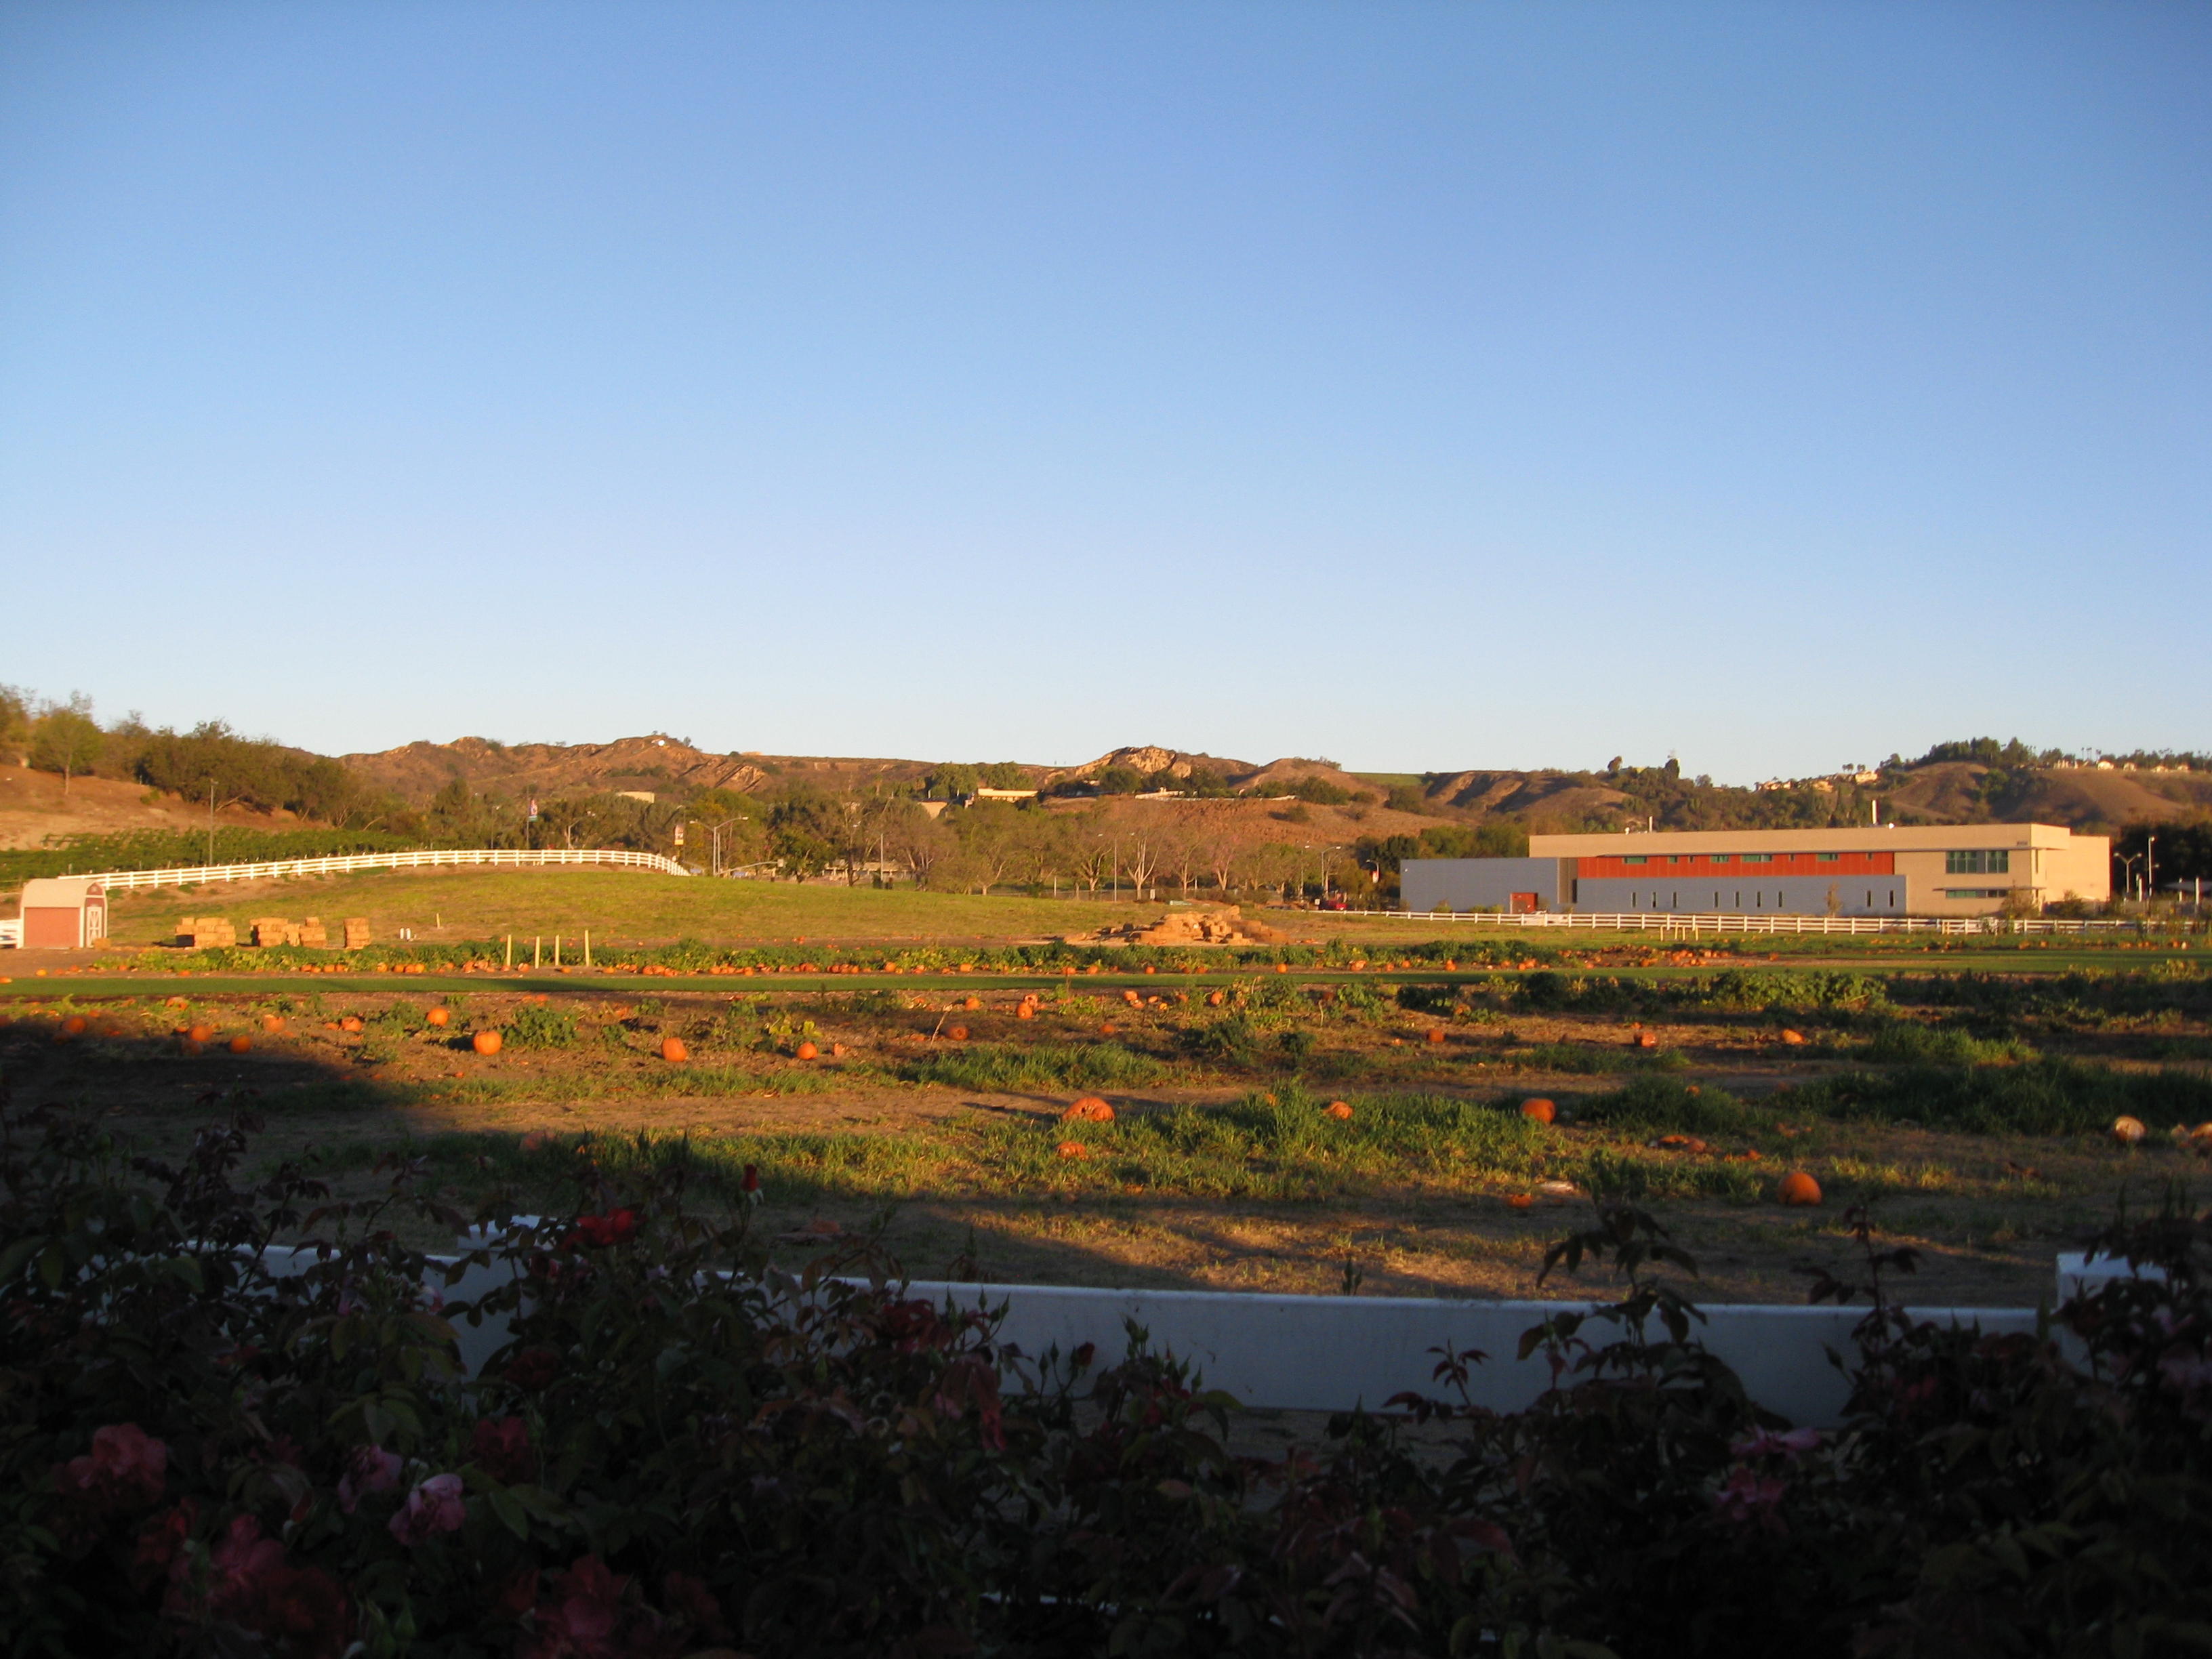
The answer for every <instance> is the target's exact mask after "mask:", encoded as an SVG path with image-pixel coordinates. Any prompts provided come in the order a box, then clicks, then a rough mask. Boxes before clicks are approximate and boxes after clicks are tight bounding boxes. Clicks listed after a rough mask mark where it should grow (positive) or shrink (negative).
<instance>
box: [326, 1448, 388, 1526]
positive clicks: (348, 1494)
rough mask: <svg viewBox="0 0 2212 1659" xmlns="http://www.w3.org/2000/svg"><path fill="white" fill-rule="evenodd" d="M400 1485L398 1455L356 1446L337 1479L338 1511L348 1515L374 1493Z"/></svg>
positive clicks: (383, 1450) (381, 1449)
mask: <svg viewBox="0 0 2212 1659" xmlns="http://www.w3.org/2000/svg"><path fill="white" fill-rule="evenodd" d="M398 1484H399V1454H398V1452H389V1451H386V1450H385V1449H384V1448H383V1447H381V1446H356V1447H355V1448H354V1451H353V1455H352V1456H350V1457H349V1458H347V1459H346V1469H345V1473H344V1474H342V1475H340V1476H339V1477H338V1507H339V1508H340V1509H342V1510H344V1511H345V1512H346V1513H347V1514H348V1515H351V1514H352V1513H353V1512H354V1510H355V1508H356V1506H357V1505H358V1504H360V1502H361V1500H362V1498H363V1497H365V1496H366V1495H367V1494H368V1493H369V1492H390V1491H391V1490H392V1488H393V1487H394V1486H398Z"/></svg>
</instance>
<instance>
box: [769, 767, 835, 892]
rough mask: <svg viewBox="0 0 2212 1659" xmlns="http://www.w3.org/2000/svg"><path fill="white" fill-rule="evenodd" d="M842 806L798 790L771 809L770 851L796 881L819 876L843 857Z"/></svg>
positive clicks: (806, 791) (824, 796) (820, 796)
mask: <svg viewBox="0 0 2212 1659" xmlns="http://www.w3.org/2000/svg"><path fill="white" fill-rule="evenodd" d="M845 816H846V815H845V813H844V811H842V803H840V802H836V801H833V800H831V799H829V797H828V796H826V795H823V794H822V793H818V792H817V791H815V790H811V789H805V788H795V789H793V790H792V791H791V792H790V793H788V794H786V795H785V796H783V797H782V798H781V799H779V800H777V801H776V802H775V804H774V805H771V806H770V807H769V814H768V842H769V853H770V854H772V855H773V856H774V857H775V860H776V862H777V864H778V865H779V866H781V872H782V873H783V874H785V875H787V876H789V877H790V878H792V879H793V881H804V880H805V878H807V877H809V876H816V875H819V874H821V873H822V872H823V871H824V870H827V869H828V868H829V866H831V865H833V864H836V862H837V861H838V860H839V859H840V858H841V857H842V856H843V849H844V846H845V843H846V841H847V829H846V823H845Z"/></svg>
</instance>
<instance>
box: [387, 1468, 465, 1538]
mask: <svg viewBox="0 0 2212 1659" xmlns="http://www.w3.org/2000/svg"><path fill="white" fill-rule="evenodd" d="M466 1519H468V1508H467V1505H466V1504H464V1503H463V1502H462V1501H461V1477H460V1476H459V1475H458V1474H434V1475H432V1476H431V1477H430V1478H429V1479H428V1480H425V1481H424V1482H423V1483H422V1485H421V1486H417V1487H416V1488H415V1490H414V1491H413V1492H409V1493H408V1494H407V1502H406V1503H405V1504H403V1505H401V1506H400V1509H399V1510H398V1513H396V1514H395V1515H393V1516H392V1522H391V1526H392V1536H393V1537H394V1538H397V1539H398V1541H400V1542H401V1543H403V1544H404V1545H406V1546H407V1547H408V1548H410V1549H412V1548H414V1547H415V1546H416V1545H417V1544H420V1543H422V1542H424V1541H427V1540H428V1539H430V1538H432V1537H435V1535H436V1534H439V1533H441V1532H459V1530H460V1529H461V1522H464V1521H465V1520H466Z"/></svg>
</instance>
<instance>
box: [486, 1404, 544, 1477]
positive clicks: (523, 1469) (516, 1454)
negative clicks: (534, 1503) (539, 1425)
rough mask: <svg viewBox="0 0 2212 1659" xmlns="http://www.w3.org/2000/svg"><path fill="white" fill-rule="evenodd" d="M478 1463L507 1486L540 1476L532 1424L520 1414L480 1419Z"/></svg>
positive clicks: (487, 1472)
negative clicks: (531, 1441) (525, 1420)
mask: <svg viewBox="0 0 2212 1659" xmlns="http://www.w3.org/2000/svg"><path fill="white" fill-rule="evenodd" d="M474 1438H475V1442H476V1458H477V1467H478V1468H482V1469H483V1472H484V1473H485V1474H488V1475H489V1476H490V1477H491V1478H492V1479H493V1480H496V1481H498V1482H499V1483H500V1485H501V1486H513V1485H515V1484H516V1483H517V1482H518V1481H523V1480H535V1479H537V1476H538V1454H537V1452H536V1451H535V1450H533V1449H532V1447H531V1444H530V1425H528V1424H526V1423H525V1422H524V1421H523V1420H522V1419H520V1418H519V1417H502V1418H501V1419H498V1420H497V1421H496V1422H495V1421H494V1420H493V1419H490V1418H489V1417H480V1418H478V1419H477V1425H476V1429H475V1431H474Z"/></svg>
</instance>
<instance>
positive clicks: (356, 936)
mask: <svg viewBox="0 0 2212 1659" xmlns="http://www.w3.org/2000/svg"><path fill="white" fill-rule="evenodd" d="M367 944H368V917H367V916H348V917H347V918H346V919H345V948H346V949H347V950H349V951H358V950H360V949H361V948H362V946H363V945H367Z"/></svg>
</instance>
